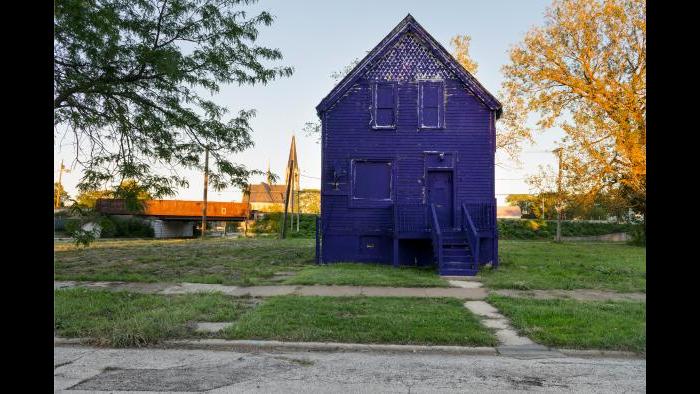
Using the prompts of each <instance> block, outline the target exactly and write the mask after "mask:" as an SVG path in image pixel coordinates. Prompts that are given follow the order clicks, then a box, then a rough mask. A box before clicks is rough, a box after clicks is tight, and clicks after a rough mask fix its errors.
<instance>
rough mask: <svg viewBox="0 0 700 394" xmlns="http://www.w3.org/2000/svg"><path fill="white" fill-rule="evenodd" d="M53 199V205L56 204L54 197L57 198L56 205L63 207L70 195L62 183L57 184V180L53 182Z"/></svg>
mask: <svg viewBox="0 0 700 394" xmlns="http://www.w3.org/2000/svg"><path fill="white" fill-rule="evenodd" d="M53 199H54V206H56V199H58V206H59V207H61V208H63V207H65V206H66V202H68V201H69V200H70V195H68V192H66V191H65V189H63V185H59V184H58V182H54V183H53Z"/></svg>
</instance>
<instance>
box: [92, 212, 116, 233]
mask: <svg viewBox="0 0 700 394" xmlns="http://www.w3.org/2000/svg"><path fill="white" fill-rule="evenodd" d="M97 223H98V224H99V225H100V228H101V229H102V231H101V232H100V237H101V238H112V237H114V236H115V235H116V233H117V226H116V225H115V224H114V222H113V221H112V219H110V218H109V217H107V216H104V217H101V218H100V219H99V220H98V221H97Z"/></svg>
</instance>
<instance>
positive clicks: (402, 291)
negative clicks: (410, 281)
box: [362, 287, 426, 297]
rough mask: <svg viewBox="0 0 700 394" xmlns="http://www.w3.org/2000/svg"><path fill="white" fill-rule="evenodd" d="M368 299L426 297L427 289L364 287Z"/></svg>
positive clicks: (364, 293)
mask: <svg viewBox="0 0 700 394" xmlns="http://www.w3.org/2000/svg"><path fill="white" fill-rule="evenodd" d="M362 295H364V296H367V297H426V294H425V289H422V288H411V287H363V288H362Z"/></svg>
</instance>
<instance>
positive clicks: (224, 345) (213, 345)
mask: <svg viewBox="0 0 700 394" xmlns="http://www.w3.org/2000/svg"><path fill="white" fill-rule="evenodd" d="M88 341H89V338H61V337H55V338H54V341H53V344H54V346H88V345H89V343H88ZM153 347H154V348H160V349H199V350H241V351H255V350H294V351H309V352H314V351H315V352H338V351H343V352H387V353H436V354H461V355H482V356H497V355H498V352H497V351H496V349H495V348H493V347H469V346H427V345H383V344H364V343H337V342H282V341H257V340H246V339H240V340H228V339H192V340H189V339H183V340H170V341H164V342H162V343H160V344H158V345H155V346H153Z"/></svg>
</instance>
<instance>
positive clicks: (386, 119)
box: [372, 82, 396, 129]
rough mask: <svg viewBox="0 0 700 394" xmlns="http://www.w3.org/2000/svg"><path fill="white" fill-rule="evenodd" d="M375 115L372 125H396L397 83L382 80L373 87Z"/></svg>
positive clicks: (380, 126) (378, 126) (378, 127)
mask: <svg viewBox="0 0 700 394" xmlns="http://www.w3.org/2000/svg"><path fill="white" fill-rule="evenodd" d="M373 93H374V94H373V95H372V96H373V101H374V102H373V104H374V105H373V106H372V108H373V109H374V114H373V115H374V116H372V119H373V125H372V127H374V128H377V129H388V128H395V127H396V85H395V84H394V83H391V82H380V83H376V84H375V85H374V89H373Z"/></svg>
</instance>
